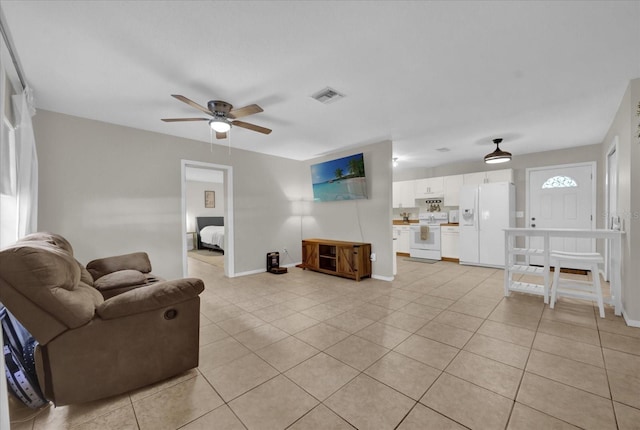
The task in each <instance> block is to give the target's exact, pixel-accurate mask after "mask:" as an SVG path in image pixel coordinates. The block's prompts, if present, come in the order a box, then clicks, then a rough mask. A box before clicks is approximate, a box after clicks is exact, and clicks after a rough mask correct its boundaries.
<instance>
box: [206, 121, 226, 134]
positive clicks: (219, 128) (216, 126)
mask: <svg viewBox="0 0 640 430" xmlns="http://www.w3.org/2000/svg"><path fill="white" fill-rule="evenodd" d="M209 127H211V128H212V129H213V131H215V132H217V133H226V132H227V131H229V130H231V124H229V121H227V119H226V118H214V119H212V120H210V121H209Z"/></svg>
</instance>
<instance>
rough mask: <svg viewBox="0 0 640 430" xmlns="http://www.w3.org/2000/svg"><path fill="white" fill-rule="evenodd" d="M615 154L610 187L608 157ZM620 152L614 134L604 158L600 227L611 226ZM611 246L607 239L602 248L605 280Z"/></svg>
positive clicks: (616, 209) (607, 275)
mask: <svg viewBox="0 0 640 430" xmlns="http://www.w3.org/2000/svg"><path fill="white" fill-rule="evenodd" d="M613 154H616V165H615V172H613V173H614V174H615V175H616V181H615V184H616V188H615V189H612V188H611V180H610V178H611V175H612V172H611V171H610V170H609V158H610V157H611V156H612V155H613ZM619 154H620V153H619V152H618V136H617V135H616V136H615V137H614V138H613V140H612V142H611V145H609V149H608V150H607V156H606V158H605V179H604V180H605V184H604V193H605V194H604V204H605V220H604V225H603V226H602V228H611V225H610V224H609V222H610V221H611V207H610V204H611V203H610V201H611V195H612V193H615V197H616V203H617V202H618V178H617V177H618V164H619V163H620V160H619V158H618V155H619ZM615 211H616V213H617V212H618V208H617V207H616V208H615ZM610 246H611V244H610V242H609V241H608V240H607V241H606V245H605V248H604V279H605V280H606V281H608V280H609V268H610V267H611V261H610V258H611V250H610V249H609V248H610Z"/></svg>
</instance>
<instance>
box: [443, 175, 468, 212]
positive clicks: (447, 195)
mask: <svg viewBox="0 0 640 430" xmlns="http://www.w3.org/2000/svg"><path fill="white" fill-rule="evenodd" d="M463 183H464V175H452V176H445V177H444V178H443V189H444V206H459V205H460V188H461V187H462V185H463Z"/></svg>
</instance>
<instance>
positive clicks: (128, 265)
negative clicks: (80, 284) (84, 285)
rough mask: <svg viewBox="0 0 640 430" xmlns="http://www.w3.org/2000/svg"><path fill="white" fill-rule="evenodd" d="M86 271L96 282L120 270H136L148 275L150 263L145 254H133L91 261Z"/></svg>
mask: <svg viewBox="0 0 640 430" xmlns="http://www.w3.org/2000/svg"><path fill="white" fill-rule="evenodd" d="M87 270H88V271H89V273H91V276H92V277H93V280H94V281H97V280H98V279H100V278H101V277H102V276H104V275H108V274H109V273H113V272H117V271H120V270H137V271H138V272H142V273H149V272H151V261H150V260H149V255H148V254H147V253H146V252H134V253H131V254H124V255H116V256H113V257H105V258H98V259H96V260H92V261H90V262H89V263H87Z"/></svg>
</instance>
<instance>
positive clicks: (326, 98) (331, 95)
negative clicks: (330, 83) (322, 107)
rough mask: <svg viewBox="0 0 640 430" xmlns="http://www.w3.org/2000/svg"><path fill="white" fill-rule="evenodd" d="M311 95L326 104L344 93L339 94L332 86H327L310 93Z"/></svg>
mask: <svg viewBox="0 0 640 430" xmlns="http://www.w3.org/2000/svg"><path fill="white" fill-rule="evenodd" d="M311 97H313V98H314V99H316V100H318V101H319V102H320V103H324V104H328V103H333V102H335V101H338V100H340V99H341V98H343V97H344V94H340V93H339V92H337V91H336V90H334V89H333V88H330V87H327V88H325V89H323V90H320V91H318V92H317V93H314V94H312V95H311Z"/></svg>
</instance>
